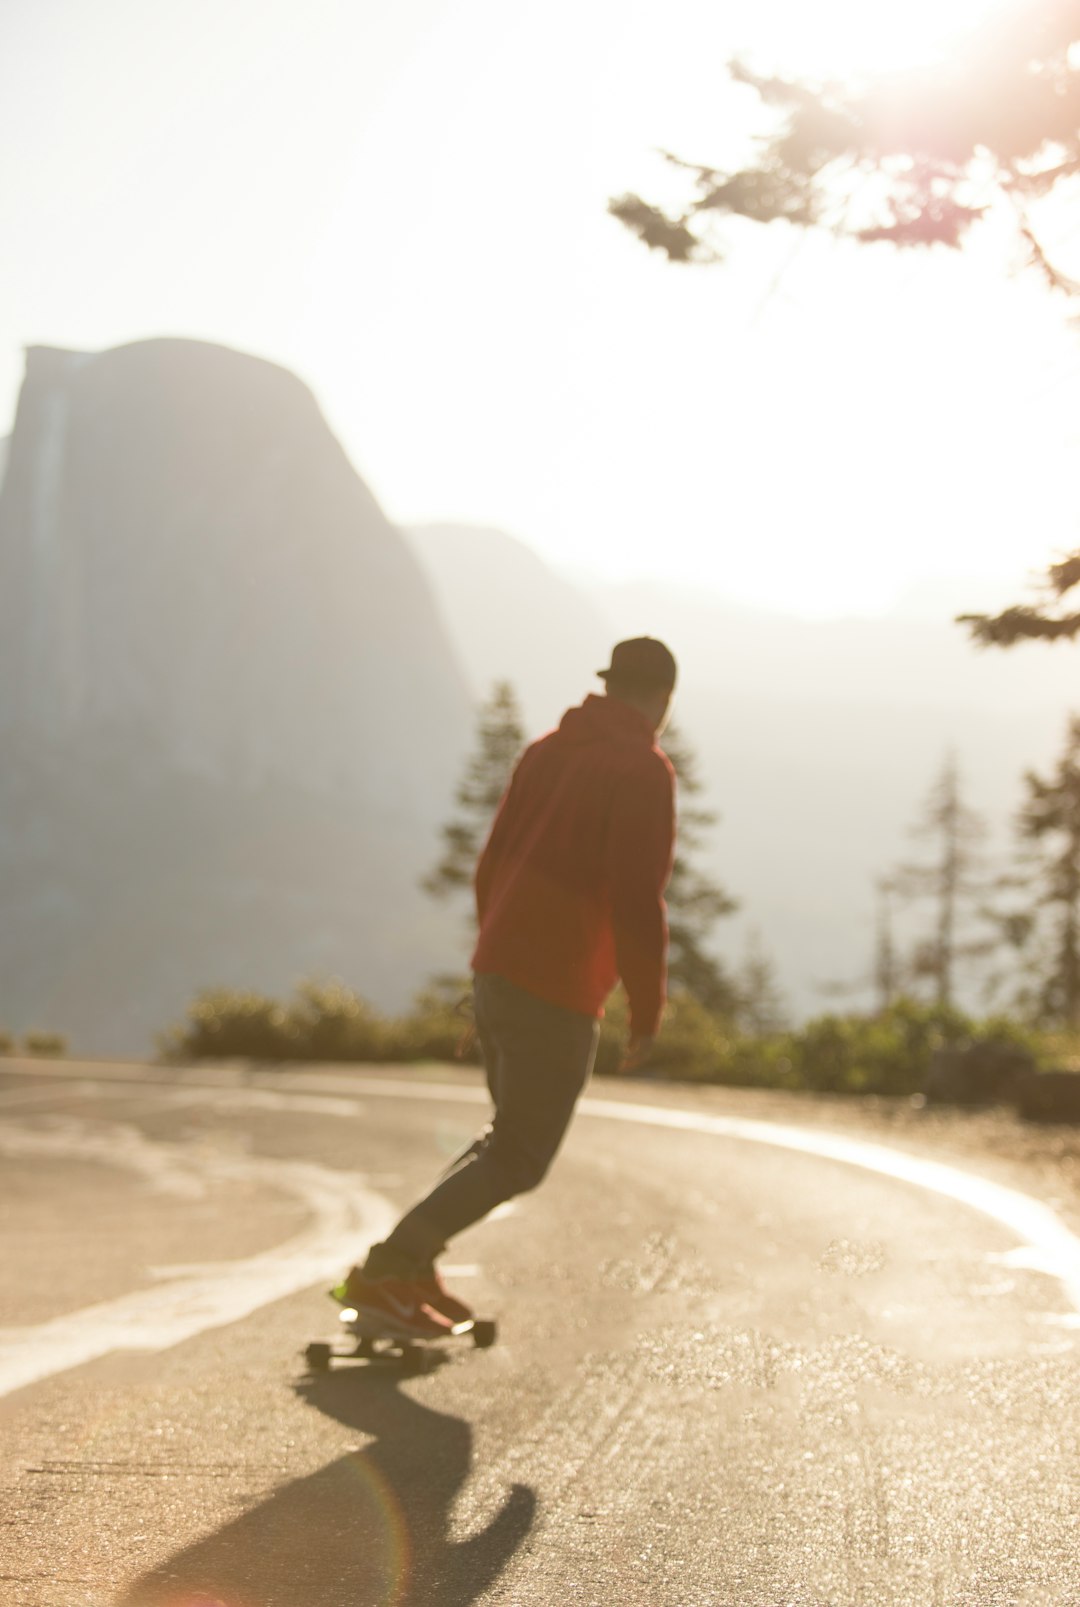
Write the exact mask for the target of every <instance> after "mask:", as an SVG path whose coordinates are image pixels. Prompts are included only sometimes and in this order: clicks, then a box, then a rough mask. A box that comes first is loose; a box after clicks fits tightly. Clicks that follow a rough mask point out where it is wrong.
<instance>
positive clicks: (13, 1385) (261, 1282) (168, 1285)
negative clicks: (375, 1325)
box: [0, 1123, 395, 1396]
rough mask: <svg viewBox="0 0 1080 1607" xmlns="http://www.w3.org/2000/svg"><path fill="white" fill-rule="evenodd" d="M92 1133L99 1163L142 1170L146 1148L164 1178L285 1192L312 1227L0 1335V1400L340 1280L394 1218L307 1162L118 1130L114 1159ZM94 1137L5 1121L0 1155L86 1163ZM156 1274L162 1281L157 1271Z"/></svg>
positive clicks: (350, 1181)
mask: <svg viewBox="0 0 1080 1607" xmlns="http://www.w3.org/2000/svg"><path fill="white" fill-rule="evenodd" d="M93 1130H94V1133H95V1134H96V1139H97V1142H96V1144H95V1146H94V1159H95V1160H111V1161H112V1162H114V1163H115V1164H117V1165H119V1166H127V1167H129V1168H132V1169H134V1170H136V1171H138V1172H140V1173H144V1171H145V1168H146V1165H147V1163H148V1162H149V1161H150V1159H151V1156H150V1154H149V1153H148V1152H150V1151H156V1152H157V1156H158V1164H159V1166H160V1167H161V1168H162V1170H163V1173H164V1174H165V1175H167V1176H176V1175H187V1176H189V1177H191V1178H201V1179H203V1180H204V1181H205V1180H218V1181H220V1180H230V1179H232V1180H235V1179H243V1180H244V1181H247V1182H256V1183H259V1184H262V1185H263V1186H265V1187H268V1188H274V1189H281V1190H285V1191H287V1192H289V1193H291V1194H293V1195H295V1196H297V1197H298V1198H299V1199H301V1200H302V1201H303V1203H304V1204H305V1205H306V1206H307V1208H308V1210H309V1211H310V1213H311V1217H312V1221H311V1224H310V1226H308V1227H307V1228H305V1229H304V1231H303V1232H301V1233H298V1234H296V1235H295V1236H294V1237H293V1238H291V1239H289V1240H287V1241H286V1242H285V1243H284V1244H281V1245H278V1246H277V1248H275V1249H273V1250H266V1251H263V1252H262V1253H261V1254H259V1255H254V1256H249V1257H248V1258H247V1259H246V1260H242V1261H223V1262H220V1263H217V1264H216V1265H211V1266H205V1267H200V1268H198V1269H197V1270H194V1271H193V1272H190V1273H189V1274H188V1275H186V1276H179V1277H177V1276H172V1277H169V1278H168V1281H163V1282H159V1283H157V1284H156V1285H155V1286H154V1287H153V1288H150V1289H142V1290H139V1291H137V1292H136V1293H134V1294H130V1295H123V1296H121V1297H120V1298H119V1299H117V1300H106V1301H102V1302H101V1304H99V1305H96V1306H88V1307H85V1308H84V1309H83V1310H82V1311H74V1312H69V1313H67V1315H65V1316H62V1317H56V1318H53V1319H52V1321H50V1322H43V1323H37V1324H35V1325H34V1326H32V1327H24V1328H8V1329H3V1330H0V1396H3V1395H8V1394H10V1393H11V1392H12V1391H13V1390H17V1389H23V1388H25V1387H26V1385H28V1384H34V1383H37V1382H38V1380H40V1379H42V1378H48V1377H50V1376H51V1375H52V1374H54V1373H60V1372H65V1371H66V1370H67V1369H68V1368H70V1367H78V1366H81V1365H82V1364H83V1363H84V1362H88V1361H92V1360H94V1359H95V1358H96V1357H98V1356H104V1355H105V1354H106V1353H107V1352H109V1351H113V1350H165V1349H167V1348H168V1347H169V1346H170V1345H177V1344H179V1343H180V1342H181V1341H182V1340H184V1339H190V1338H191V1337H192V1336H193V1335H195V1334H200V1333H203V1332H205V1331H206V1330H207V1329H209V1328H222V1327H225V1326H226V1325H227V1324H228V1323H232V1322H239V1321H240V1320H241V1319H242V1318H244V1317H247V1316H250V1314H251V1313H252V1312H253V1311H257V1310H258V1309H259V1308H260V1307H261V1306H265V1305H269V1304H270V1303H271V1302H272V1301H274V1300H281V1299H282V1298H284V1296H286V1295H290V1294H294V1293H295V1292H296V1291H297V1290H299V1289H307V1288H310V1287H311V1286H312V1285H313V1284H317V1283H319V1282H320V1280H322V1279H326V1280H328V1281H329V1280H330V1279H332V1278H334V1277H335V1276H337V1275H338V1274H339V1273H340V1272H341V1270H342V1268H343V1267H344V1266H345V1265H347V1263H348V1262H349V1260H350V1259H352V1258H353V1257H354V1256H355V1254H356V1250H357V1246H358V1244H363V1243H370V1242H371V1241H372V1240H374V1239H378V1238H381V1237H382V1236H383V1235H384V1234H385V1233H386V1232H387V1231H388V1230H389V1228H390V1227H391V1225H392V1224H393V1221H394V1218H395V1212H394V1210H393V1209H392V1207H391V1205H390V1202H389V1200H387V1199H385V1198H384V1197H383V1196H382V1195H380V1194H376V1193H374V1192H372V1190H371V1189H369V1188H366V1187H365V1186H364V1184H363V1180H362V1179H361V1178H359V1177H357V1176H355V1175H351V1174H349V1173H347V1172H334V1171H330V1170H329V1169H328V1168H326V1167H323V1166H316V1165H312V1164H308V1163H305V1162H300V1161H271V1160H263V1159H254V1158H251V1157H247V1156H236V1155H222V1154H215V1153H214V1152H213V1151H207V1150H206V1149H204V1148H203V1147H202V1146H195V1145H191V1146H186V1145H180V1144H155V1143H153V1142H152V1141H151V1140H149V1139H142V1142H141V1143H140V1144H133V1142H132V1140H131V1137H130V1130H128V1129H125V1128H117V1129H114V1130H112V1131H113V1138H114V1142H113V1144H112V1146H111V1153H110V1145H109V1142H108V1134H109V1131H110V1129H109V1128H108V1127H107V1126H105V1125H104V1124H99V1123H94V1124H93ZM140 1136H141V1135H140ZM87 1138H88V1129H86V1128H84V1125H83V1124H82V1123H68V1124H63V1125H59V1126H57V1127H55V1128H52V1129H45V1130H42V1129H33V1130H32V1131H31V1132H30V1135H29V1137H27V1134H26V1132H24V1131H22V1130H20V1131H15V1129H14V1126H13V1124H12V1125H8V1124H4V1126H3V1128H2V1129H0V1150H3V1149H5V1148H6V1149H7V1152H8V1153H22V1154H27V1153H33V1154H35V1155H37V1156H43V1155H45V1154H49V1155H52V1156H56V1157H61V1156H68V1157H70V1158H76V1157H79V1156H82V1157H84V1158H85V1156H86V1153H87V1147H86V1146H87ZM177 1270H183V1269H177ZM155 1275H156V1276H158V1277H160V1276H161V1271H160V1269H157V1271H156V1273H155Z"/></svg>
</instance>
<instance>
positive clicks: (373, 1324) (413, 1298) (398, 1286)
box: [333, 1267, 454, 1339]
mask: <svg viewBox="0 0 1080 1607" xmlns="http://www.w3.org/2000/svg"><path fill="white" fill-rule="evenodd" d="M333 1295H334V1299H335V1300H337V1301H340V1303H341V1305H343V1306H345V1307H349V1306H351V1307H352V1309H353V1310H354V1311H355V1312H356V1323H355V1327H356V1328H357V1331H358V1332H361V1333H363V1332H369V1333H370V1336H371V1337H372V1338H374V1339H380V1338H384V1337H385V1338H387V1339H442V1338H444V1337H445V1336H446V1335H447V1334H450V1333H453V1331H454V1325H453V1322H451V1321H450V1319H449V1318H447V1317H444V1316H443V1315H442V1314H441V1313H440V1312H438V1311H436V1310H433V1309H432V1307H431V1306H429V1305H428V1304H427V1302H426V1296H425V1294H424V1292H423V1290H422V1289H421V1287H420V1285H419V1284H418V1283H416V1282H415V1281H413V1280H411V1279H405V1278H366V1277H365V1276H364V1274H363V1272H362V1271H361V1270H360V1268H359V1267H353V1269H352V1271H351V1272H350V1273H349V1275H348V1277H347V1278H346V1279H345V1282H344V1283H343V1284H339V1285H338V1287H337V1288H336V1289H335V1290H334V1291H333Z"/></svg>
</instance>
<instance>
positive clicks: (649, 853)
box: [607, 753, 675, 1040]
mask: <svg viewBox="0 0 1080 1607" xmlns="http://www.w3.org/2000/svg"><path fill="white" fill-rule="evenodd" d="M674 853H675V777H674V774H673V772H672V770H671V767H670V765H669V764H668V762H667V761H666V760H665V759H664V758H663V757H662V756H661V755H660V754H658V753H657V754H654V755H652V758H651V762H650V764H649V766H648V768H647V769H644V770H643V771H642V772H641V773H640V774H638V775H635V776H632V777H628V778H627V779H626V780H625V781H624V782H622V783H620V785H619V788H618V790H617V792H616V794H615V799H614V804H613V808H612V815H611V823H610V826H609V830H608V851H607V876H608V886H609V887H610V889H611V913H612V922H613V925H614V929H615V959H616V964H617V965H618V968H619V975H620V976H621V977H622V980H623V983H624V985H625V987H626V992H627V994H628V996H629V999H630V1036H631V1039H632V1040H638V1039H641V1038H654V1037H655V1036H656V1034H657V1032H658V1031H659V1028H660V1018H661V1016H662V1014H663V1010H664V1000H665V996H666V988H667V935H668V934H667V910H666V908H665V906H664V889H665V887H666V886H667V884H668V881H669V880H670V878H671V866H672V861H673V858H674Z"/></svg>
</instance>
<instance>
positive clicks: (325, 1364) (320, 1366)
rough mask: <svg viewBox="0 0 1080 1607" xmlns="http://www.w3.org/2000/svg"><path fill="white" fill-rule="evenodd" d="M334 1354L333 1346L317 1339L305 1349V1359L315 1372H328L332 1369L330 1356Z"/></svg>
mask: <svg viewBox="0 0 1080 1607" xmlns="http://www.w3.org/2000/svg"><path fill="white" fill-rule="evenodd" d="M333 1354H334V1352H333V1347H332V1346H330V1345H325V1344H322V1343H320V1342H318V1341H316V1343H314V1344H311V1345H309V1346H308V1348H307V1349H306V1350H305V1352H304V1360H305V1361H306V1362H307V1364H308V1367H309V1368H310V1369H311V1371H312V1372H313V1373H328V1372H329V1371H330V1358H331V1356H332V1355H333Z"/></svg>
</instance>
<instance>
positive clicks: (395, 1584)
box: [118, 1353, 536, 1607]
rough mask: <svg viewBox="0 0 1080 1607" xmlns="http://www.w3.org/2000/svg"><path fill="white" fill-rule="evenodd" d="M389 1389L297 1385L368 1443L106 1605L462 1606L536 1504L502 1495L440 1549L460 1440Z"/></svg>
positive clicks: (371, 1373) (519, 1494)
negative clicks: (478, 1525)
mask: <svg viewBox="0 0 1080 1607" xmlns="http://www.w3.org/2000/svg"><path fill="white" fill-rule="evenodd" d="M436 1354H437V1353H436ZM434 1359H435V1357H434V1356H433V1357H432V1360H433V1361H434ZM441 1359H444V1358H441V1357H440V1360H441ZM401 1382H402V1377H401V1375H400V1374H399V1373H396V1372H394V1371H393V1370H391V1369H384V1368H381V1367H351V1368H341V1369H339V1370H337V1371H335V1372H332V1373H328V1374H322V1375H318V1376H316V1377H314V1378H310V1379H304V1380H303V1381H302V1382H300V1383H298V1384H297V1385H296V1390H297V1393H298V1394H299V1395H300V1396H301V1397H302V1398H303V1399H304V1400H306V1401H308V1402H309V1403H310V1404H311V1405H312V1406H314V1407H315V1408H316V1409H317V1410H318V1411H320V1412H324V1413H325V1414H326V1415H327V1416H328V1417H333V1418H336V1419H337V1421H338V1422H341V1423H344V1424H346V1425H347V1426H348V1427H349V1428H352V1429H357V1430H358V1431H360V1432H361V1433H363V1434H365V1435H373V1436H374V1444H371V1445H368V1446H366V1447H365V1448H364V1449H362V1450H357V1451H354V1452H351V1453H350V1454H349V1455H348V1456H345V1457H342V1458H340V1459H339V1460H338V1461H336V1462H332V1463H330V1464H329V1466H327V1467H325V1468H322V1469H320V1471H319V1472H318V1473H313V1474H311V1475H310V1476H309V1477H307V1478H304V1479H297V1480H296V1481H295V1482H294V1483H292V1484H288V1485H285V1486H284V1487H283V1488H282V1489H280V1490H277V1491H275V1493H274V1494H273V1495H272V1496H270V1497H269V1499H268V1500H266V1501H264V1502H263V1503H262V1504H261V1505H260V1506H258V1507H256V1508H254V1509H253V1510H252V1511H250V1512H246V1513H244V1515H243V1516H242V1517H240V1518H237V1519H236V1521H235V1522H233V1523H230V1524H227V1525H226V1526H225V1527H224V1528H222V1529H219V1530H217V1531H216V1533H214V1534H212V1535H210V1536H209V1537H208V1538H207V1539H205V1540H200V1541H197V1542H196V1543H195V1544H194V1545H191V1546H188V1547H186V1548H185V1549H184V1550H183V1551H180V1552H177V1553H176V1555H175V1556H173V1557H171V1558H169V1560H168V1561H167V1562H165V1563H163V1564H162V1565H161V1566H160V1567H159V1568H156V1569H154V1570H153V1571H152V1572H150V1573H147V1574H145V1575H144V1576H143V1577H142V1578H141V1579H139V1580H138V1581H137V1582H136V1583H135V1584H134V1585H133V1586H132V1587H131V1589H130V1590H129V1591H127V1592H126V1593H125V1594H124V1596H123V1597H122V1598H121V1600H120V1602H119V1603H118V1607H166V1604H167V1603H168V1604H173V1603H176V1602H183V1603H189V1602H197V1603H198V1604H199V1607H218V1604H221V1607H233V1604H235V1603H237V1602H244V1603H247V1602H251V1603H258V1607H301V1604H302V1607H428V1604H432V1607H433V1604H434V1603H436V1602H438V1603H439V1607H469V1604H470V1603H472V1602H475V1601H476V1600H477V1598H478V1597H480V1596H482V1595H483V1593H484V1592H485V1590H487V1589H488V1588H489V1587H490V1585H491V1584H492V1583H493V1582H494V1580H495V1579H497V1578H498V1576H499V1574H500V1573H501V1572H502V1571H503V1569H504V1568H505V1567H506V1565H507V1563H508V1562H509V1560H510V1558H511V1557H512V1556H513V1555H514V1553H515V1552H516V1551H517V1549H518V1547H519V1546H520V1545H521V1543H522V1541H523V1540H524V1539H525V1537H526V1535H527V1534H528V1533H529V1530H530V1529H531V1527H532V1524H533V1519H534V1516H535V1512H536V1497H535V1494H534V1492H533V1491H532V1489H530V1488H529V1487H528V1486H527V1485H520V1484H515V1485H513V1486H512V1488H511V1490H510V1493H509V1495H508V1496H507V1498H506V1501H505V1502H504V1504H503V1507H502V1509H501V1511H500V1512H498V1513H497V1514H496V1516H495V1517H494V1518H493V1519H492V1521H491V1522H490V1523H489V1524H488V1526H487V1528H486V1529H484V1530H483V1531H482V1532H481V1533H479V1534H476V1535H473V1536H471V1537H470V1538H469V1539H468V1540H462V1541H452V1540H450V1539H449V1538H448V1532H447V1530H448V1520H449V1514H450V1509H451V1507H452V1505H453V1502H454V1499H455V1497H456V1496H457V1494H458V1492H459V1491H460V1490H461V1489H463V1487H464V1485H465V1483H466V1481H467V1479H468V1477H469V1473H470V1470H471V1466H472V1430H471V1429H470V1427H469V1425H468V1424H467V1423H465V1422H463V1421H462V1419H461V1418H458V1417H448V1416H447V1415H446V1414H445V1413H442V1412H436V1411H433V1410H432V1409H431V1408H430V1407H427V1406H421V1405H420V1404H419V1403H418V1402H417V1401H415V1400H413V1398H412V1397H411V1395H409V1394H408V1392H407V1391H406V1390H403V1389H401V1388H399V1385H400V1384H401Z"/></svg>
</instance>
